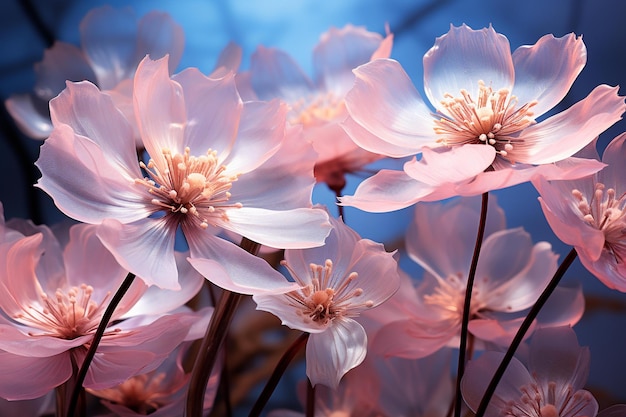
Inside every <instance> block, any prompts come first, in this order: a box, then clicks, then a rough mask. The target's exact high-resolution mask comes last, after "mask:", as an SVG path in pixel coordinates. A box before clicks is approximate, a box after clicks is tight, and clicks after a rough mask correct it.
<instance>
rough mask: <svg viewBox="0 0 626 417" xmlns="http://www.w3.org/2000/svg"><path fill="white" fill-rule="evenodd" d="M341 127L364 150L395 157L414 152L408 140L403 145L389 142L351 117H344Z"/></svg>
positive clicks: (413, 147)
mask: <svg viewBox="0 0 626 417" xmlns="http://www.w3.org/2000/svg"><path fill="white" fill-rule="evenodd" d="M341 127H342V128H343V130H344V131H345V132H346V134H347V135H348V136H349V137H350V139H351V140H352V141H353V142H354V143H355V145H358V146H360V147H361V148H363V149H364V150H368V151H370V152H377V153H380V154H383V155H386V156H391V157H396V158H400V157H403V156H409V155H413V154H415V152H416V150H415V146H414V144H412V143H408V141H407V143H406V144H405V146H397V145H394V144H391V143H389V142H387V141H386V140H384V139H381V138H379V137H378V136H376V135H373V134H372V133H370V131H369V130H367V129H365V128H364V127H363V126H361V125H360V124H358V123H357V122H355V121H354V119H352V118H351V117H348V118H346V120H344V121H343V122H342V123H341Z"/></svg>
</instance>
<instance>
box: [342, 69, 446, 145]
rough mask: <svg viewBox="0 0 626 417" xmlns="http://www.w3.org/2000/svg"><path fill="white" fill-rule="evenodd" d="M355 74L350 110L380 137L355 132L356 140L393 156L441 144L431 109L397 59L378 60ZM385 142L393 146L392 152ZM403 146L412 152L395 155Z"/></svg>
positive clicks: (358, 121)
mask: <svg viewBox="0 0 626 417" xmlns="http://www.w3.org/2000/svg"><path fill="white" fill-rule="evenodd" d="M354 74H355V75H356V80H355V83H354V87H353V88H352V90H350V91H349V92H348V94H347V95H346V107H347V109H348V113H349V114H350V117H352V119H354V121H355V122H356V123H358V124H359V125H361V126H362V127H363V128H364V129H365V130H367V131H368V132H369V133H370V134H372V135H374V136H376V137H378V138H379V140H378V141H376V140H372V138H371V137H370V136H369V135H366V136H365V137H364V138H361V137H360V136H357V135H351V137H352V140H354V141H355V142H356V143H357V144H358V145H359V146H361V147H362V148H364V149H366V150H368V151H370V152H374V153H380V154H384V155H390V156H406V155H409V154H415V153H417V152H419V150H420V149H421V148H422V147H423V146H430V147H436V146H437V143H436V137H435V131H434V130H433V128H434V123H433V120H434V119H433V116H432V114H431V111H430V109H429V108H428V106H427V105H426V104H425V103H424V101H423V100H422V98H421V96H420V95H419V93H418V92H417V90H416V89H415V87H414V86H413V83H412V82H411V80H410V79H409V76H408V75H407V74H406V72H404V70H403V69H402V67H401V66H400V64H399V63H398V62H397V61H394V60H391V59H378V60H376V61H372V62H370V63H368V64H365V65H362V66H360V67H358V68H357V69H355V70H354ZM348 133H350V132H348ZM352 133H359V132H358V131H354V132H352ZM381 141H382V142H381ZM384 142H388V143H389V144H390V145H391V147H390V151H389V152H388V151H387V149H386V145H385V144H384ZM399 148H400V149H410V150H412V151H411V152H410V153H407V154H404V155H393V154H392V152H394V151H395V152H397V150H398V149H399Z"/></svg>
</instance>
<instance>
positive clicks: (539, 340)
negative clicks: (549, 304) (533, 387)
mask: <svg viewBox="0 0 626 417" xmlns="http://www.w3.org/2000/svg"><path fill="white" fill-rule="evenodd" d="M529 355H530V356H529V364H528V369H529V371H531V372H532V373H533V374H534V375H535V378H536V379H537V380H538V381H540V382H543V383H545V384H546V385H547V383H548V382H549V381H553V382H556V386H557V387H565V386H568V385H570V386H572V388H573V389H574V390H577V389H581V388H582V387H583V385H585V383H586V382H587V376H588V375H589V361H590V354H589V348H588V347H581V346H580V345H579V344H578V339H577V338H576V333H574V331H573V330H572V329H571V328H570V327H569V326H562V327H550V328H543V329H537V330H536V331H535V334H534V335H533V339H532V342H531V344H530V353H529Z"/></svg>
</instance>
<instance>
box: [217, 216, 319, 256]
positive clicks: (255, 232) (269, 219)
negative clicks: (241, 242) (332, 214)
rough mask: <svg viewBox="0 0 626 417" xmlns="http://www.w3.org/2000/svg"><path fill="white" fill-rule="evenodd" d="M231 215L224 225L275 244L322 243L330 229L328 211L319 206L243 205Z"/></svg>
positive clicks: (287, 245) (253, 238)
mask: <svg viewBox="0 0 626 417" xmlns="http://www.w3.org/2000/svg"><path fill="white" fill-rule="evenodd" d="M228 217H229V220H228V221H227V222H225V223H224V224H222V226H223V227H224V228H226V229H228V230H230V231H233V232H235V233H237V234H240V235H241V236H245V237H247V238H249V239H250V240H253V241H255V242H258V243H261V244H263V245H267V246H271V247H273V248H284V249H290V248H309V247H315V246H321V245H323V244H324V239H325V238H326V236H328V233H329V232H330V224H329V223H328V214H327V213H325V212H324V211H323V210H317V209H308V208H300V209H293V210H265V209H259V208H254V207H242V208H240V209H234V210H230V211H229V212H228Z"/></svg>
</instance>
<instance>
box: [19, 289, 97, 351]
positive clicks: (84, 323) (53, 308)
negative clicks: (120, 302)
mask: <svg viewBox="0 0 626 417" xmlns="http://www.w3.org/2000/svg"><path fill="white" fill-rule="evenodd" d="M92 294H93V287H92V286H91V285H87V284H82V285H80V286H78V287H71V288H70V289H69V290H67V291H63V290H61V289H57V290H56V292H55V294H54V297H50V296H48V294H46V293H44V292H42V293H41V294H40V295H39V297H40V300H41V303H40V304H39V305H32V304H31V305H27V306H24V307H23V311H22V312H20V313H18V314H16V315H15V316H14V319H16V320H18V321H19V322H21V323H24V324H27V325H30V326H33V327H36V328H40V329H43V330H45V331H46V332H45V333H44V334H45V335H52V336H56V337H59V338H62V339H75V338H76V337H79V336H83V335H85V334H87V333H90V332H92V331H95V329H96V328H97V327H98V323H99V321H100V318H101V316H102V313H103V312H104V307H106V305H107V303H106V300H107V299H108V295H109V294H108V293H107V296H106V297H105V298H104V300H102V303H101V304H100V305H98V303H96V302H95V301H94V300H92V299H91V295H92ZM31 333H32V332H31ZM31 335H32V336H34V334H31Z"/></svg>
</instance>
